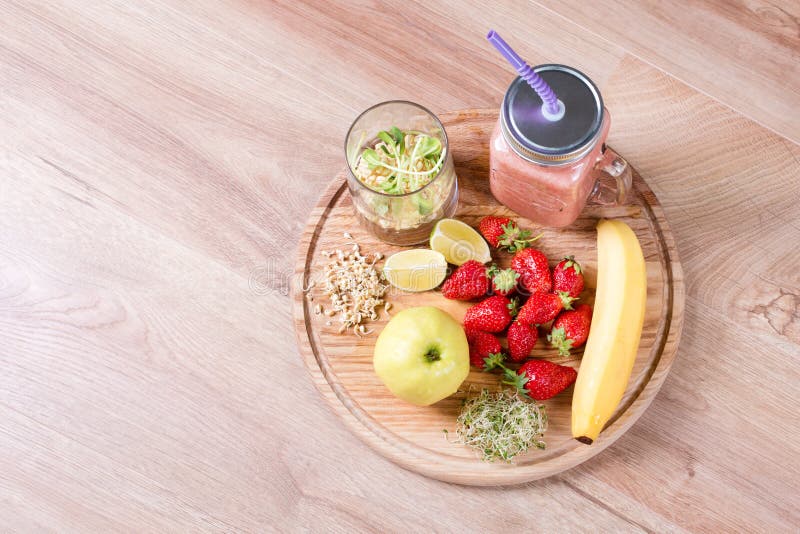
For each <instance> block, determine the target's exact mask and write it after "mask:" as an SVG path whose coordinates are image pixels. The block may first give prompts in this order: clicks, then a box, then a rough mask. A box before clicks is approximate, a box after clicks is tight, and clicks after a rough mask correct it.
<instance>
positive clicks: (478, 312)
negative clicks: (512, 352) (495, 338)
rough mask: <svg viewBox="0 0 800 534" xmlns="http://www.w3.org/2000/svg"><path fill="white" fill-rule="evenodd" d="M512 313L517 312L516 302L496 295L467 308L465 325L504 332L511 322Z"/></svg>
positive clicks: (485, 330)
mask: <svg viewBox="0 0 800 534" xmlns="http://www.w3.org/2000/svg"><path fill="white" fill-rule="evenodd" d="M512 313H516V302H513V303H512V302H511V301H509V300H508V299H507V298H506V297H504V296H502V295H494V296H492V297H489V298H487V299H485V300H483V301H481V302H479V303H478V304H476V305H475V306H473V307H471V308H470V309H468V310H467V313H466V314H465V315H464V326H465V327H467V328H468V329H472V330H482V331H484V332H502V331H503V330H505V328H506V327H507V326H508V323H510V322H511V314H512Z"/></svg>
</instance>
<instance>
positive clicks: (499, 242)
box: [478, 215, 542, 252]
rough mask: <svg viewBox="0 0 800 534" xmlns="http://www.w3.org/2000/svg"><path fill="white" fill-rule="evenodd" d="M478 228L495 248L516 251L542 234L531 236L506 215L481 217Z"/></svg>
mask: <svg viewBox="0 0 800 534" xmlns="http://www.w3.org/2000/svg"><path fill="white" fill-rule="evenodd" d="M478 230H480V232H481V235H483V237H484V238H486V241H488V242H489V244H490V245H492V246H493V247H495V248H505V249H507V250H508V251H509V252H516V251H518V250H522V249H523V248H525V247H528V246H529V245H530V243H533V242H534V241H536V240H537V239H539V238H540V237H541V236H542V235H541V234H539V235H538V236H536V237H533V238H532V237H531V233H530V231H529V230H521V229H520V228H519V227H518V226H517V224H516V223H515V222H514V221H512V220H511V219H509V218H508V217H495V216H493V215H489V216H487V217H484V218H483V219H481V222H480V223H479V224H478Z"/></svg>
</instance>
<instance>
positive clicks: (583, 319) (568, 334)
mask: <svg viewBox="0 0 800 534" xmlns="http://www.w3.org/2000/svg"><path fill="white" fill-rule="evenodd" d="M591 323H592V308H591V307H590V306H588V305H587V304H579V305H578V306H576V307H575V309H574V310H571V311H565V312H563V313H562V314H561V315H559V316H558V317H557V318H556V320H555V322H554V323H553V329H552V330H551V331H550V333H549V334H548V335H547V341H549V342H550V344H551V345H553V346H554V347H555V348H557V349H558V353H559V354H560V355H561V356H569V351H570V349H576V348H578V347H580V346H581V345H583V344H584V343H586V339H587V338H588V337H589V326H590V325H591Z"/></svg>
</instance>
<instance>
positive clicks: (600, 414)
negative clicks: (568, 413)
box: [572, 220, 647, 444]
mask: <svg viewBox="0 0 800 534" xmlns="http://www.w3.org/2000/svg"><path fill="white" fill-rule="evenodd" d="M646 301H647V272H646V269H645V263H644V255H643V254H642V247H641V246H640V245H639V240H638V239H637V238H636V234H634V233H633V230H631V228H630V226H628V225H627V224H625V223H624V222H622V221H609V220H601V221H600V222H599V223H598V224H597V293H596V296H595V308H594V314H593V315H594V316H593V319H592V326H591V330H590V331H589V339H588V340H587V342H586V350H585V351H584V353H583V360H582V361H581V367H580V370H579V371H578V379H577V382H576V383H575V392H574V394H573V396H572V436H573V437H574V438H575V439H577V440H578V441H581V442H583V443H587V444H591V443H592V442H593V441H594V440H595V439H597V436H598V435H599V434H600V431H601V430H602V429H603V426H604V425H605V424H606V422H607V421H608V420H609V419H610V418H611V416H612V415H613V414H614V410H616V408H617V405H618V404H619V401H620V400H621V399H622V395H623V394H624V393H625V388H626V387H627V385H628V380H629V379H630V377H631V371H632V370H633V362H634V360H636V351H637V350H638V348H639V338H640V337H641V335H642V325H643V324H644V312H645V304H646Z"/></svg>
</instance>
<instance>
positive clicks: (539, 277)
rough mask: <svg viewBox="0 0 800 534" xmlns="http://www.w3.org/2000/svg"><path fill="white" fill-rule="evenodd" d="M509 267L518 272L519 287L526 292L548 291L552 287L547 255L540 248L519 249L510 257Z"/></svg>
mask: <svg viewBox="0 0 800 534" xmlns="http://www.w3.org/2000/svg"><path fill="white" fill-rule="evenodd" d="M511 268H512V269H514V270H515V271H516V272H518V273H519V285H520V288H521V289H524V290H526V291H527V292H528V293H536V292H537V291H550V290H551V289H552V288H553V278H552V276H551V275H550V266H549V265H547V256H545V255H544V253H543V252H542V251H541V250H536V249H535V248H525V249H522V250H520V251H519V252H517V253H516V254H514V257H513V258H511Z"/></svg>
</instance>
